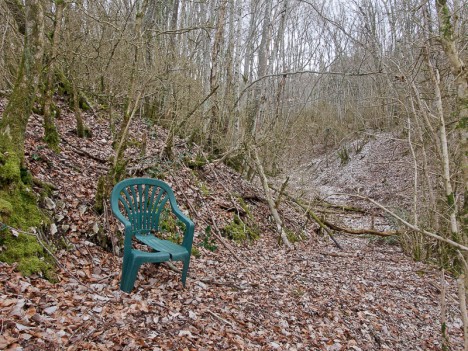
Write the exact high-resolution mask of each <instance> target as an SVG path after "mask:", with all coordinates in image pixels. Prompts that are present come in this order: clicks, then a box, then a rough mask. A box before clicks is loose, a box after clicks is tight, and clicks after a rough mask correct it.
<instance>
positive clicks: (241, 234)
mask: <svg viewBox="0 0 468 351" xmlns="http://www.w3.org/2000/svg"><path fill="white" fill-rule="evenodd" d="M222 232H223V235H224V236H225V237H227V238H228V239H230V240H233V241H235V242H238V243H243V242H245V241H249V242H251V241H255V240H257V239H258V238H259V237H260V233H259V230H258V228H256V227H251V226H249V225H247V223H245V222H244V221H242V219H240V218H239V216H237V215H235V216H234V219H233V220H232V222H231V223H229V224H228V225H227V226H225V227H224V228H223V229H222Z"/></svg>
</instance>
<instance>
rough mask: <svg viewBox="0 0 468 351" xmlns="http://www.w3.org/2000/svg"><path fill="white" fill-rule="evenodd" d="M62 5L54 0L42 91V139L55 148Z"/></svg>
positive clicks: (57, 138) (56, 139)
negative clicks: (43, 90)
mask: <svg viewBox="0 0 468 351" xmlns="http://www.w3.org/2000/svg"><path fill="white" fill-rule="evenodd" d="M64 7H65V2H64V1H57V2H56V10H55V23H54V35H53V38H52V47H51V50H50V63H49V67H48V70H47V77H46V84H45V93H44V129H45V132H44V139H45V141H46V142H47V143H48V144H49V145H50V146H51V147H52V148H57V147H58V144H59V135H58V132H57V127H56V126H55V120H54V118H55V115H54V112H55V111H52V105H53V102H52V98H53V95H54V74H55V62H56V61H57V51H58V45H59V41H60V35H61V32H62V18H63V10H64Z"/></svg>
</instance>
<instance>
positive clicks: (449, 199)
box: [447, 193, 455, 207]
mask: <svg viewBox="0 0 468 351" xmlns="http://www.w3.org/2000/svg"><path fill="white" fill-rule="evenodd" d="M447 203H448V205H449V206H450V207H452V206H453V205H455V197H454V195H453V193H452V194H450V195H447Z"/></svg>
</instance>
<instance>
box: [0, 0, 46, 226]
mask: <svg viewBox="0 0 468 351" xmlns="http://www.w3.org/2000/svg"><path fill="white" fill-rule="evenodd" d="M43 54H44V11H43V8H42V5H41V3H40V1H39V0H30V1H27V2H26V6H25V37H24V51H23V57H22V59H21V64H20V67H19V70H18V77H17V80H16V83H15V87H14V89H13V92H12V94H11V96H10V99H9V101H8V105H7V107H6V109H5V111H4V113H3V118H2V120H1V121H0V221H4V222H6V223H10V224H11V225H18V226H22V227H26V228H27V227H29V226H34V225H39V223H40V218H41V216H40V215H38V214H39V209H38V208H37V205H36V203H35V200H34V199H33V198H32V196H31V194H30V191H27V190H25V189H24V188H25V187H24V183H27V182H28V180H29V179H28V177H26V175H27V172H25V165H24V142H25V133H26V126H27V124H28V120H29V116H30V115H31V110H32V107H33V103H34V99H35V97H36V92H37V87H38V84H39V79H40V76H41V69H42V58H43ZM25 194H29V195H27V196H26V195H25ZM35 215H38V216H35ZM13 217H14V218H16V220H13V219H12V218H13ZM36 219H37V220H36Z"/></svg>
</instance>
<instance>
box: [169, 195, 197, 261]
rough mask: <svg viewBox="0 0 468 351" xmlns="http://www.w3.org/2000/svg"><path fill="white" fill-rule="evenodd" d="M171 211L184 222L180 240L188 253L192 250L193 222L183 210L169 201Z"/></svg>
mask: <svg viewBox="0 0 468 351" xmlns="http://www.w3.org/2000/svg"><path fill="white" fill-rule="evenodd" d="M171 208H172V212H173V213H174V214H175V215H176V217H177V218H178V219H179V220H180V221H181V222H182V223H184V224H185V232H184V238H183V240H182V246H183V247H185V248H186V249H187V250H188V251H189V253H190V251H191V250H192V242H193V232H194V230H195V224H194V223H193V222H192V220H191V219H190V218H188V217H187V216H186V215H185V214H183V212H182V211H181V210H180V209H179V207H177V205H174V204H172V203H171Z"/></svg>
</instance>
